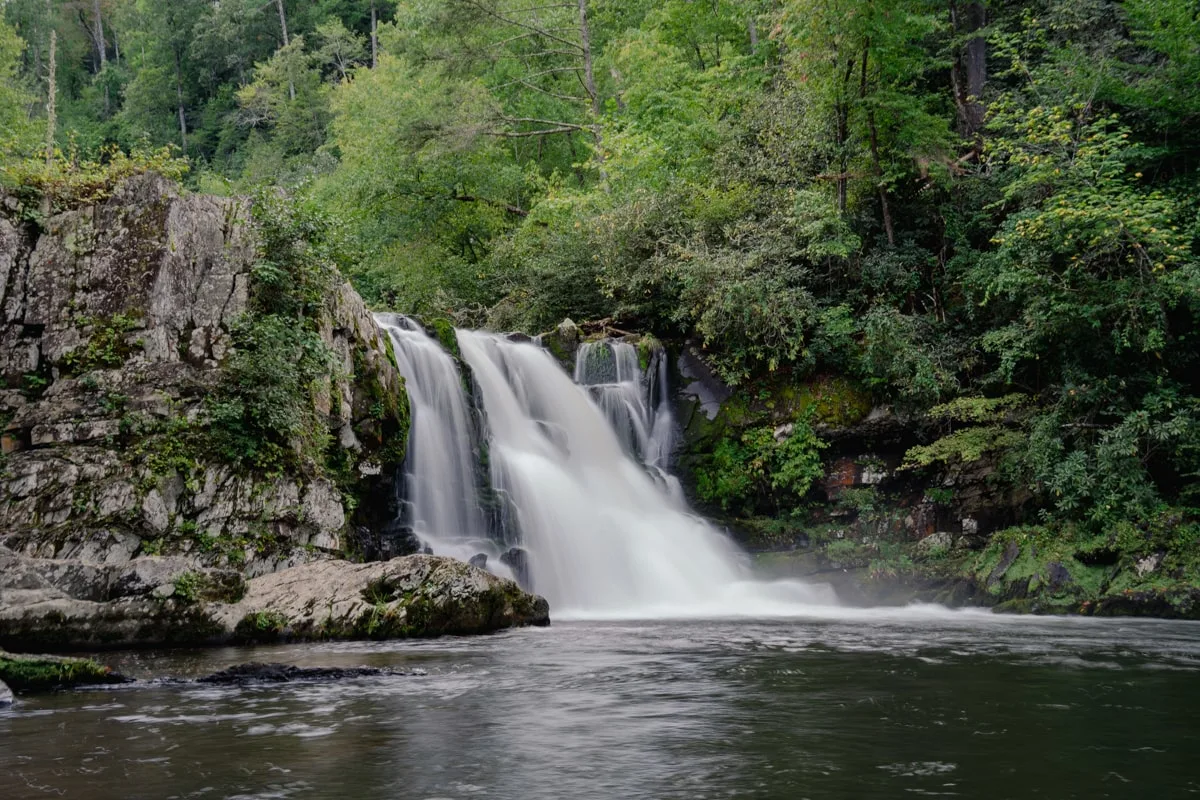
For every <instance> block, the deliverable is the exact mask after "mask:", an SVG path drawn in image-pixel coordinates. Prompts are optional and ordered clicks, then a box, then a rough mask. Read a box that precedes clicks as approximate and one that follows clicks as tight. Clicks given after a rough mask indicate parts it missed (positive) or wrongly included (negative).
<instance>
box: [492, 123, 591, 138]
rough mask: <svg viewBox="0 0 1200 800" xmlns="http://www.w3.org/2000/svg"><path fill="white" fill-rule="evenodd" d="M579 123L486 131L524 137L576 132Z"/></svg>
mask: <svg viewBox="0 0 1200 800" xmlns="http://www.w3.org/2000/svg"><path fill="white" fill-rule="evenodd" d="M581 130H583V128H580V127H579V126H578V125H564V126H562V127H561V128H543V129H542V130H537V131H484V133H485V134H486V135H488V136H497V137H499V138H501V139H524V138H527V137H530V136H549V135H551V134H555V133H575V132H577V131H581Z"/></svg>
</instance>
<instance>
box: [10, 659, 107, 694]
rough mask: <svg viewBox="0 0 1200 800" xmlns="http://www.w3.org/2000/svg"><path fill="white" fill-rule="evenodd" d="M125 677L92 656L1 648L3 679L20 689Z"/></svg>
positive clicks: (46, 689) (59, 687) (100, 681)
mask: <svg viewBox="0 0 1200 800" xmlns="http://www.w3.org/2000/svg"><path fill="white" fill-rule="evenodd" d="M124 680H125V679H124V678H122V677H121V676H119V675H116V674H115V673H113V672H112V670H110V669H109V668H108V667H105V666H103V665H102V664H98V663H96V662H95V661H91V660H89V659H84V658H56V657H54V656H24V655H15V654H11V653H5V652H3V651H0V681H3V682H4V683H5V684H7V685H8V686H9V687H10V688H12V689H13V691H16V692H39V691H41V692H44V691H48V690H51V689H66V688H70V687H73V686H80V685H84V684H101V683H121V682H123V681H124Z"/></svg>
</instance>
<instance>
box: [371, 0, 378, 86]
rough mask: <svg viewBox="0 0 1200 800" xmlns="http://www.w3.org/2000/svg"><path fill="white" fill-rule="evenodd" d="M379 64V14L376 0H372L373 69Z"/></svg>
mask: <svg viewBox="0 0 1200 800" xmlns="http://www.w3.org/2000/svg"><path fill="white" fill-rule="evenodd" d="M378 64H379V12H378V11H376V9H375V0H371V69H375V67H376V66H378Z"/></svg>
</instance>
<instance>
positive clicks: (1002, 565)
mask: <svg viewBox="0 0 1200 800" xmlns="http://www.w3.org/2000/svg"><path fill="white" fill-rule="evenodd" d="M1020 555H1021V547H1020V546H1019V545H1018V544H1017V543H1016V542H1009V543H1008V546H1007V547H1005V548H1004V553H1003V555H1001V556H1000V562H999V563H998V564H996V566H995V568H994V569H992V571H991V572H990V573H989V574H988V577H987V581H986V583H987V585H988V586H994V585H995V584H996V583H997V582H998V581H999V580H1000V579H1001V578H1003V577H1004V573H1005V572H1008V568H1009V567H1011V566H1012V565H1013V562H1014V561H1016V560H1017V558H1018V557H1019V556H1020Z"/></svg>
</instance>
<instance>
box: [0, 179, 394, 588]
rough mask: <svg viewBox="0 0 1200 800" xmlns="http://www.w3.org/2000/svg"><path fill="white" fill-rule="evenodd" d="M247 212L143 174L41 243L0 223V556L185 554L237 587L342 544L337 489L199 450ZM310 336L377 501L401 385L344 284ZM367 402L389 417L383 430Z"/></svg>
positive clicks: (324, 481) (227, 345)
mask: <svg viewBox="0 0 1200 800" xmlns="http://www.w3.org/2000/svg"><path fill="white" fill-rule="evenodd" d="M248 215H249V211H248V207H247V204H246V202H245V201H241V200H234V199H225V198H216V197H206V196H197V195H182V194H180V193H179V191H178V190H177V189H176V188H175V187H174V186H173V185H172V184H170V183H169V182H167V181H165V180H163V179H161V178H158V177H155V176H142V177H139V178H136V179H133V180H131V181H129V182H127V183H126V184H124V185H123V186H121V187H119V188H118V189H117V190H116V192H115V193H114V194H113V196H112V197H111V198H109V199H108V200H107V201H105V202H103V203H101V204H99V205H96V206H90V207H85V208H80V209H76V210H71V211H67V212H65V213H62V214H59V215H57V216H55V217H52V218H50V219H49V220H48V221H46V223H45V228H44V230H42V231H37V230H36V229H34V228H33V227H32V226H31V225H28V224H22V223H21V222H20V221H18V220H14V219H11V218H0V380H3V383H4V385H5V386H6V387H7V388H6V389H5V390H4V391H3V392H2V393H0V414H3V415H4V417H5V419H6V421H7V425H6V427H5V431H4V439H3V450H4V454H5V455H4V471H3V476H2V477H0V531H2V532H0V542H2V543H3V544H5V545H7V546H9V547H11V548H13V549H15V550H18V551H20V552H24V553H26V554H28V555H37V556H42V557H59V558H66V557H71V558H81V559H85V560H89V561H101V562H104V561H124V560H127V559H129V558H131V557H133V556H135V555H139V554H152V555H159V554H163V553H178V554H184V555H188V556H191V557H193V558H195V559H196V560H197V561H198V562H201V563H204V564H207V565H215V564H218V563H233V564H235V565H238V566H239V567H242V568H244V569H245V570H247V571H249V572H250V573H261V572H269V571H273V570H275V569H277V568H279V567H281V566H283V565H285V564H288V563H295V562H298V561H306V560H309V559H311V558H313V557H316V556H319V555H326V554H341V553H343V552H345V551H346V550H347V549H348V548H349V547H351V546H352V545H353V541H352V539H353V537H352V535H351V534H352V528H351V526H350V522H351V521H352V520H351V515H350V514H349V513H348V509H347V503H346V497H345V492H344V491H343V490H344V489H345V488H347V487H339V486H337V485H335V482H334V480H333V479H332V477H331V476H330V475H327V474H320V473H319V472H317V471H313V472H311V473H310V474H306V475H276V476H264V475H262V474H254V473H246V472H239V471H237V470H235V469H233V468H232V467H231V466H230V465H229V464H227V463H222V462H221V459H220V458H217V457H214V455H213V454H212V453H211V452H210V451H208V450H207V449H206V448H205V446H204V443H203V441H202V438H203V429H204V425H205V418H206V415H207V413H208V409H207V407H206V403H207V402H208V400H209V399H210V398H211V397H212V396H213V394H214V392H216V391H217V389H218V387H219V385H220V383H221V380H222V367H223V364H224V363H225V361H226V360H227V358H228V356H229V355H230V353H231V351H232V349H233V336H232V331H233V329H234V326H235V325H236V324H237V323H238V321H239V320H240V319H242V318H243V317H245V315H246V314H247V312H248V310H249V308H248V303H249V295H250V288H251V283H252V281H253V277H252V268H253V266H254V264H255V261H256V258H257V253H256V246H255V242H254V239H253V236H252V234H251V228H250V226H249V225H248V224H247V223H248ZM317 324H318V328H319V330H320V333H321V337H322V339H323V340H324V341H325V344H326V345H327V346H328V348H329V349H330V351H331V352H332V353H333V354H334V356H335V360H336V361H335V363H334V364H333V365H332V368H331V369H330V371H329V374H330V376H331V377H330V385H329V386H328V387H327V388H326V389H325V391H324V394H325V396H324V397H323V398H321V397H318V398H317V400H316V401H317V402H318V403H320V404H321V405H322V406H323V407H324V408H323V411H325V412H326V415H327V418H328V424H329V426H330V430H331V431H332V432H333V434H334V435H335V445H334V446H336V447H338V448H341V449H342V450H344V451H345V454H346V456H347V460H348V461H350V462H351V463H352V465H353V470H354V472H355V475H354V477H355V480H356V482H361V484H363V485H358V486H353V487H349V488H353V489H355V490H357V491H362V492H364V493H365V494H369V495H370V496H371V498H372V499H373V500H376V501H382V503H383V505H385V506H386V505H388V504H389V502H391V498H392V497H393V493H392V492H391V491H390V487H389V484H390V481H391V476H392V474H393V472H394V469H393V468H394V467H395V466H396V462H397V456H399V457H402V456H403V451H402V449H400V450H398V451H397V450H393V452H391V453H390V454H383V455H381V453H382V451H383V445H384V444H385V443H386V442H385V438H388V437H391V438H393V439H398V440H399V441H400V442H403V438H404V436H405V434H406V431H407V428H406V424H407V423H406V419H407V418H406V410H405V408H404V406H403V403H404V392H403V389H402V387H403V382H402V379H401V378H400V376H399V374H398V373H397V371H396V369H395V366H394V364H393V363H391V362H390V361H389V360H388V358H387V352H388V350H387V345H386V341H385V339H384V338H383V336H382V335H381V333H380V332H379V330H378V329H377V328H376V327H375V325H374V322H373V321H372V319H371V316H370V314H369V313H368V312H367V309H366V308H365V307H364V305H363V303H362V301H361V300H360V299H359V298H358V296H357V295H356V294H355V293H354V292H353V291H352V290H351V289H350V288H349V286H347V285H345V284H340V285H337V286H336V287H334V290H333V291H331V292H330V293H329V296H328V297H327V298H326V302H325V304H324V309H323V312H322V314H321V318H320V319H319V320H318V321H317ZM331 395H332V396H333V397H336V398H337V399H338V400H340V402H334V403H331V402H330V400H329V397H330V396H331ZM380 395H386V396H387V397H391V398H396V400H397V402H398V403H399V404H400V405H399V406H397V407H396V408H395V409H394V410H393V414H392V415H391V418H390V419H389V418H387V417H385V416H384V415H383V414H382V413H381V412H380V411H379V409H378V408H377V407H375V406H376V403H377V402H378V399H379V396H380ZM376 510H378V509H376ZM384 511H385V513H384V514H383V515H382V516H386V509H385V510H384ZM377 516H378V515H377ZM217 543H219V545H218V544H217Z"/></svg>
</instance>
